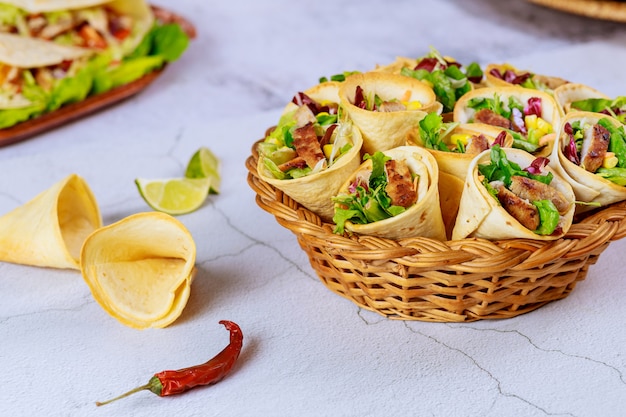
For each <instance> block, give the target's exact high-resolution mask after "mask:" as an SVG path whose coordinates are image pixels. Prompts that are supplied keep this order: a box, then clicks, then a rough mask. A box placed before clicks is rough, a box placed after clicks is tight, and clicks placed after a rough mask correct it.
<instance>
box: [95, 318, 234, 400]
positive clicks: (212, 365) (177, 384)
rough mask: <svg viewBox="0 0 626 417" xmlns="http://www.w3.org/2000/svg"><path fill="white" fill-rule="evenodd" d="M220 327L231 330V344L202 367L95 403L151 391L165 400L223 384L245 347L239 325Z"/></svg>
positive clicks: (161, 376) (163, 376)
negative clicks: (195, 389) (169, 396)
mask: <svg viewBox="0 0 626 417" xmlns="http://www.w3.org/2000/svg"><path fill="white" fill-rule="evenodd" d="M220 324H223V325H224V326H225V327H226V329H228V330H229V331H230V343H229V344H228V346H226V347H225V348H224V349H223V350H222V351H221V352H220V353H218V354H217V356H215V357H213V358H212V359H209V361H207V362H205V363H203V364H201V365H196V366H191V367H189V368H184V369H179V370H176V371H162V372H159V373H157V374H154V376H153V377H152V378H150V381H148V383H147V384H145V385H142V386H140V387H137V388H135V389H132V390H130V391H128V392H127V393H124V394H122V395H120V396H119V397H115V398H112V399H110V400H108V401H104V402H96V405H97V406H101V405H105V404H108V403H111V402H113V401H116V400H119V399H121V398H124V397H127V396H129V395H131V394H134V393H136V392H139V391H143V390H149V391H151V392H153V393H155V394H156V395H158V396H160V397H165V396H168V395H174V394H180V393H183V392H185V391H187V390H189V389H191V388H193V387H197V386H202V385H212V384H215V383H217V382H219V381H221V380H222V379H224V377H225V376H226V375H227V374H228V372H229V371H230V369H231V368H232V367H233V365H234V364H235V362H236V361H237V358H238V357H239V353H240V352H241V347H242V345H243V333H241V329H240V328H239V326H238V325H237V324H235V323H233V322H232V321H227V320H222V321H220Z"/></svg>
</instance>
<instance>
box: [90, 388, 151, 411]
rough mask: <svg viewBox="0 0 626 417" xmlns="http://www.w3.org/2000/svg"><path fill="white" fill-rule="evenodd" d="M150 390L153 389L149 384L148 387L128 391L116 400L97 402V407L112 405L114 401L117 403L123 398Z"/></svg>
mask: <svg viewBox="0 0 626 417" xmlns="http://www.w3.org/2000/svg"><path fill="white" fill-rule="evenodd" d="M150 388H151V384H150V383H147V384H146V385H142V386H140V387H137V388H135V389H131V390H130V391H128V392H126V393H124V394H122V395H120V396H117V397H115V398H111V399H110V400H107V401H102V402H100V401H96V405H97V406H98V407H100V406H101V405H105V404H109V403H112V402H113V401H117V400H121V399H122V398H126V397H128V396H129V395H132V394H134V393H136V392H139V391H143V390H149V389H150Z"/></svg>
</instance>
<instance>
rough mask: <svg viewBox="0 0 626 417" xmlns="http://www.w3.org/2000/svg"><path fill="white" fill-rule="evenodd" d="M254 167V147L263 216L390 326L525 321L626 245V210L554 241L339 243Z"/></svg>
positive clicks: (358, 239) (609, 212)
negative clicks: (608, 252)
mask: <svg viewBox="0 0 626 417" xmlns="http://www.w3.org/2000/svg"><path fill="white" fill-rule="evenodd" d="M257 160H258V154H257V152H256V144H255V145H254V146H253V149H252V155H251V156H249V157H248V159H247V160H246V167H247V168H248V171H249V172H248V184H249V185H250V187H251V188H252V189H253V190H254V191H255V192H256V203H257V204H258V206H259V207H260V208H261V209H263V210H265V211H267V212H268V213H270V214H272V215H273V216H274V217H275V218H276V221H277V222H278V223H279V224H280V225H281V226H283V227H285V228H287V229H289V230H291V231H292V232H293V233H294V234H295V235H296V237H297V239H298V243H299V244H300V247H301V248H302V249H303V250H304V251H305V252H306V253H307V255H308V257H309V261H310V263H311V266H312V267H313V269H314V270H315V272H316V273H317V275H318V276H319V278H320V280H321V281H322V282H323V283H324V284H325V285H326V286H327V287H328V288H329V289H330V290H331V291H333V292H335V293H336V294H339V295H341V296H343V297H345V298H348V299H350V300H352V301H353V302H354V303H356V304H357V305H358V306H360V307H363V308H365V309H368V310H373V311H376V312H378V313H380V314H381V315H383V316H385V317H388V318H390V319H401V320H421V321H433V322H469V321H476V320H482V319H501V318H510V317H515V316H518V315H520V314H523V313H526V312H529V311H532V310H535V309H537V308H539V307H541V306H543V305H545V304H546V303H549V302H550V301H554V300H558V299H561V298H564V297H566V296H567V295H569V293H570V292H571V291H572V290H573V289H574V287H575V286H576V284H577V283H578V282H579V281H582V280H583V279H585V277H586V276H587V272H588V269H589V267H590V266H591V265H593V264H594V263H596V261H597V259H598V257H599V256H600V254H601V253H602V251H604V250H605V249H606V248H607V246H608V245H609V243H610V242H611V241H614V240H617V239H621V238H622V237H624V236H626V223H625V222H624V218H625V217H626V202H624V203H617V204H614V205H612V206H609V207H607V208H604V209H603V210H601V211H599V212H597V213H594V214H591V215H588V216H587V217H585V218H582V219H578V220H577V221H576V222H575V223H574V224H573V225H572V227H571V229H570V230H569V232H568V233H567V235H566V236H565V237H564V238H561V239H558V240H555V241H537V240H529V239H510V240H503V241H489V240H484V239H462V240H455V241H447V242H441V241H437V240H433V239H427V238H419V237H417V238H410V239H402V240H390V239H383V238H378V237H371V236H357V235H353V236H349V237H348V236H341V235H337V234H334V233H332V229H333V225H332V224H326V223H323V222H322V221H321V219H320V218H319V217H318V216H317V215H316V214H314V213H312V212H311V211H309V210H307V209H306V208H304V207H302V206H300V205H299V204H298V203H297V202H295V201H294V200H292V199H291V198H290V197H289V196H287V195H285V194H284V193H283V192H281V191H280V190H278V189H276V188H274V187H273V186H271V185H269V184H268V183H266V182H265V181H263V180H262V179H261V178H260V177H259V175H258V173H257V168H256V167H257Z"/></svg>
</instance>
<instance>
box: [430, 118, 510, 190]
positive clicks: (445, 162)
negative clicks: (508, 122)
mask: <svg viewBox="0 0 626 417" xmlns="http://www.w3.org/2000/svg"><path fill="white" fill-rule="evenodd" d="M501 131H502V129H499V128H497V127H494V126H489V125H486V124H482V123H466V124H459V125H458V126H456V127H455V128H454V129H452V131H451V132H450V133H449V134H448V135H446V138H444V141H445V142H446V143H447V144H450V137H451V135H452V134H470V135H473V136H474V135H480V134H482V135H484V136H485V137H486V138H487V140H488V142H489V144H490V145H492V144H493V142H494V140H495V139H496V138H497V137H498V135H499V134H500V132H501ZM418 145H419V146H422V142H421V139H419V138H418ZM511 146H513V137H512V136H511V135H510V134H509V133H507V135H506V139H505V140H504V145H503V146H502V147H503V148H510V147H511ZM428 151H429V152H430V153H432V154H433V156H434V157H435V160H437V165H438V166H439V171H440V172H445V173H448V174H450V175H454V176H455V177H457V178H460V179H461V180H463V181H465V176H466V175H467V168H468V167H469V165H470V163H471V162H472V160H473V159H474V157H475V156H476V154H466V153H461V152H446V151H440V150H437V149H428Z"/></svg>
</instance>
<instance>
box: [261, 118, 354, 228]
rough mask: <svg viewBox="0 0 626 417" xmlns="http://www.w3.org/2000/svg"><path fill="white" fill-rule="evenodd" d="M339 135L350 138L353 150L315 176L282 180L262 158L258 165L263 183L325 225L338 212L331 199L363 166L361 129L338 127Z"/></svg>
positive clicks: (346, 125)
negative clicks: (274, 174) (299, 205)
mask: <svg viewBox="0 0 626 417" xmlns="http://www.w3.org/2000/svg"><path fill="white" fill-rule="evenodd" d="M339 129H342V131H340V130H339ZM337 132H342V133H343V132H345V134H347V135H351V137H352V140H351V142H352V148H350V150H349V151H348V152H346V154H344V155H342V156H341V157H340V158H339V159H337V161H336V162H335V163H334V164H333V165H332V166H330V167H328V168H326V169H324V170H322V171H320V172H318V173H316V174H311V175H307V176H304V177H300V178H293V179H286V180H280V179H277V178H275V177H274V176H273V175H272V174H271V173H270V172H269V170H268V169H267V168H266V167H265V165H264V163H263V158H262V157H260V158H259V161H258V164H257V171H258V173H259V176H260V177H261V179H262V180H263V181H265V182H267V183H269V184H271V185H273V186H274V187H276V188H278V189H279V190H281V191H282V192H284V193H285V194H287V195H288V196H289V197H291V198H292V199H294V200H295V201H297V202H298V203H300V204H302V205H303V206H304V207H306V208H307V209H309V210H311V211H312V212H313V213H315V214H317V215H318V216H320V218H321V219H322V220H324V221H326V222H330V221H332V218H333V214H334V212H335V209H334V203H333V202H332V201H331V198H332V197H333V196H335V195H336V194H337V191H338V190H339V187H341V184H343V182H344V181H345V180H346V178H348V176H349V175H350V174H351V173H352V172H353V171H354V170H355V169H356V168H357V167H358V166H359V164H360V163H361V154H360V151H361V147H362V145H363V138H362V137H361V132H360V131H359V129H357V128H356V127H355V126H354V125H353V124H351V123H342V124H340V125H339V126H338V127H337Z"/></svg>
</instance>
